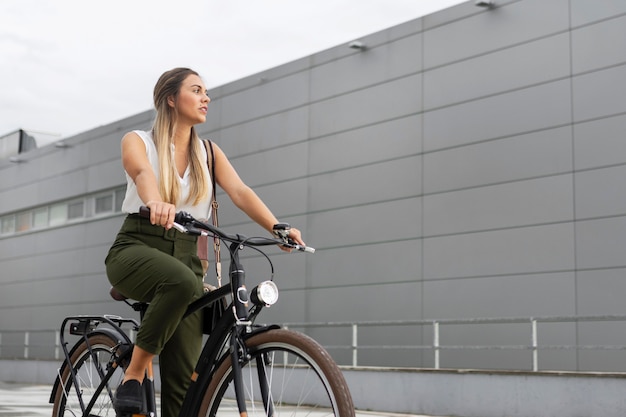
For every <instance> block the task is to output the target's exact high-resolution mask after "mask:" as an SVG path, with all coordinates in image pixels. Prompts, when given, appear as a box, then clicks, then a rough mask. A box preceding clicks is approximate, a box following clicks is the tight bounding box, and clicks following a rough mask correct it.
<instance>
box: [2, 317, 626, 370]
mask: <svg viewBox="0 0 626 417" xmlns="http://www.w3.org/2000/svg"><path fill="white" fill-rule="evenodd" d="M611 321H613V322H615V321H619V322H626V315H596V316H543V317H506V318H469V319H438V320H396V321H367V322H350V321H346V322H311V323H284V327H286V328H291V329H303V330H304V329H312V328H322V329H327V328H346V329H349V331H350V332H351V343H350V345H333V346H330V345H326V346H325V347H326V348H327V349H341V350H350V351H351V353H352V355H351V362H352V363H351V365H352V366H353V367H358V366H359V351H362V350H375V349H378V350H386V349H407V350H428V351H432V352H433V353H434V355H433V356H434V359H433V366H432V368H434V369H441V352H442V351H445V350H528V351H531V352H532V370H533V371H538V370H539V352H540V351H542V350H626V345H601V344H599V345H542V344H540V341H539V337H538V326H539V324H541V323H581V322H611ZM474 324H528V338H529V339H528V340H529V342H530V343H529V344H524V345H444V344H442V343H441V335H442V333H443V332H444V330H443V328H445V326H448V325H474ZM389 326H421V327H432V334H431V337H432V343H431V344H426V345H360V344H359V330H360V329H362V328H365V327H389ZM59 340H60V338H59V331H58V330H30V331H23V330H0V359H55V360H59V359H60V358H61V346H60V341H59ZM34 352H36V353H34Z"/></svg>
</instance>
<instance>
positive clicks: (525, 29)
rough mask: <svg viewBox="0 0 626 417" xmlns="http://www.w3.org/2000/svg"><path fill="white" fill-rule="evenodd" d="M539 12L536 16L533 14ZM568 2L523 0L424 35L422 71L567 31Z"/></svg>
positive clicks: (563, 0) (469, 17)
mask: <svg viewBox="0 0 626 417" xmlns="http://www.w3.org/2000/svg"><path fill="white" fill-rule="evenodd" d="M538 10H541V12H540V13H538V12H537V11H538ZM568 27H569V18H568V0H552V1H545V0H527V1H520V2H515V3H511V4H505V5H503V6H502V7H497V8H496V9H494V10H491V11H490V12H485V13H479V14H476V15H471V16H468V17H466V18H464V19H462V20H459V21H457V22H454V24H449V25H442V26H439V27H435V28H433V29H431V30H429V31H426V32H425V33H424V67H425V68H426V69H429V68H432V67H437V66H440V65H444V64H447V63H450V62H454V61H458V60H461V59H466V58H469V57H472V56H475V55H481V54H484V53H486V52H490V51H493V50H496V49H501V48H507V47H510V46H512V45H516V44H519V43H523V42H527V41H530V40H534V39H537V38H540V37H544V36H547V35H551V34H555V33H558V32H561V31H565V30H567V29H568Z"/></svg>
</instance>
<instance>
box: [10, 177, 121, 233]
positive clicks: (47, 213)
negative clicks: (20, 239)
mask: <svg viewBox="0 0 626 417" xmlns="http://www.w3.org/2000/svg"><path fill="white" fill-rule="evenodd" d="M125 195H126V187H119V188H115V189H110V190H108V191H105V192H100V193H98V194H92V195H86V196H84V197H81V198H78V199H76V198H74V199H72V200H67V201H61V202H58V203H54V204H50V205H45V206H41V207H35V208H31V209H28V210H24V211H22V212H19V213H11V214H5V215H3V216H2V217H0V235H2V236H4V235H11V234H14V233H20V232H27V231H30V230H41V229H45V228H47V227H55V226H61V225H64V224H66V223H67V222H68V221H80V220H87V219H89V218H92V217H93V216H95V215H113V214H115V213H120V212H121V211H122V202H123V201H124V197H125Z"/></svg>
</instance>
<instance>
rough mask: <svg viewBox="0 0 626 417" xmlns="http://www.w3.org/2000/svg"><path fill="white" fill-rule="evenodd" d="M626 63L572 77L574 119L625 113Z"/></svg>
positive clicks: (577, 120) (581, 119) (579, 119)
mask: <svg viewBox="0 0 626 417" xmlns="http://www.w3.org/2000/svg"><path fill="white" fill-rule="evenodd" d="M624 79H626V65H620V66H618V67H614V68H608V69H605V70H602V71H596V72H592V73H589V74H585V75H580V76H577V77H574V78H573V79H572V81H573V87H572V91H573V97H574V121H576V122H579V121H585V120H588V119H593V118H596V117H604V116H612V115H617V114H620V113H626V83H625V82H624Z"/></svg>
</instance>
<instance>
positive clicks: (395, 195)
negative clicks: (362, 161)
mask: <svg viewBox="0 0 626 417" xmlns="http://www.w3.org/2000/svg"><path fill="white" fill-rule="evenodd" d="M421 168H422V163H421V156H414V157H409V158H403V159H398V160H394V161H390V162H386V163H378V164H373V165H367V166H364V167H358V168H352V169H349V170H346V171H336V172H330V173H328V174H324V175H319V176H316V177H311V178H310V180H309V182H310V208H311V210H314V211H317V210H328V209H333V208H337V207H348V206H353V205H361V204H368V203H370V202H378V201H387V200H395V199H400V198H406V197H415V196H417V195H420V194H421Z"/></svg>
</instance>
